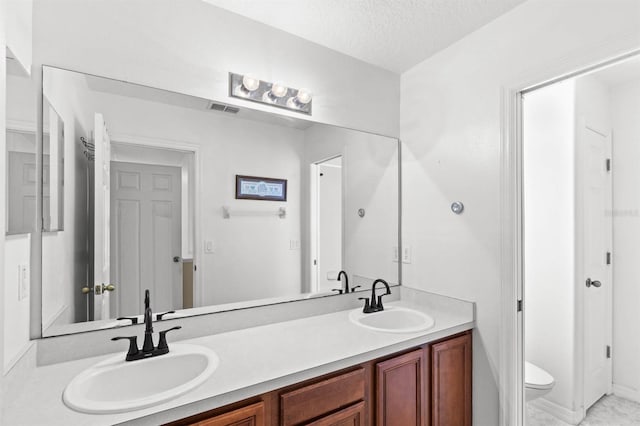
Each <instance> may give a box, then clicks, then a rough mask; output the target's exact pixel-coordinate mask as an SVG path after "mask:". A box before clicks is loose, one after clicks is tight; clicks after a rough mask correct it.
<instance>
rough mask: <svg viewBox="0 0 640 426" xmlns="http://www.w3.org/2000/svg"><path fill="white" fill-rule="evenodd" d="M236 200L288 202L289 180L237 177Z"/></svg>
mask: <svg viewBox="0 0 640 426" xmlns="http://www.w3.org/2000/svg"><path fill="white" fill-rule="evenodd" d="M236 199H238V200H264V201H287V180H286V179H274V178H265V177H257V176H243V175H236Z"/></svg>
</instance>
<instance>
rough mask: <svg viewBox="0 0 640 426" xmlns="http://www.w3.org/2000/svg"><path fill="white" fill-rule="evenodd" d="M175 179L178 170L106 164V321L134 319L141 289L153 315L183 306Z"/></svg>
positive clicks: (178, 197) (178, 193)
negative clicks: (109, 292)
mask: <svg viewBox="0 0 640 426" xmlns="http://www.w3.org/2000/svg"><path fill="white" fill-rule="evenodd" d="M180 175H181V171H180V168H178V167H171V166H158V165H151V164H139V163H125V162H116V161H114V162H112V163H111V179H112V180H111V188H112V191H111V212H112V218H113V222H112V227H111V250H112V251H111V262H112V265H111V276H112V278H113V280H114V282H117V283H118V287H117V291H116V292H115V303H112V306H111V315H112V316H131V315H139V314H140V313H141V307H142V306H143V305H142V295H143V293H144V290H145V289H149V290H150V291H151V294H152V296H153V308H154V310H156V311H168V310H173V309H176V308H180V307H182V306H183V302H182V267H181V264H180V253H181V235H180V232H181V230H180V228H181V204H180V203H181V182H180ZM112 302H114V300H112Z"/></svg>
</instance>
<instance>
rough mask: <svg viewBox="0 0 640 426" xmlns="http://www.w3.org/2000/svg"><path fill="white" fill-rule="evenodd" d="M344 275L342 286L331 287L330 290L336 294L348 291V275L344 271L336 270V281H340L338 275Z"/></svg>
mask: <svg viewBox="0 0 640 426" xmlns="http://www.w3.org/2000/svg"><path fill="white" fill-rule="evenodd" d="M342 276H344V286H342V288H332V289H331V291H337V292H338V294H342V293H349V277H348V276H347V273H346V272H345V271H340V272H338V281H340V282H342V279H341V278H340V277H342Z"/></svg>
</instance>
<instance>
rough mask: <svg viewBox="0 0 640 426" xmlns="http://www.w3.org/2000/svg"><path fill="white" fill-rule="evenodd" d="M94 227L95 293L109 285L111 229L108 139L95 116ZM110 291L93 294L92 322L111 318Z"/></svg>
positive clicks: (101, 121)
mask: <svg viewBox="0 0 640 426" xmlns="http://www.w3.org/2000/svg"><path fill="white" fill-rule="evenodd" d="M93 132H94V133H93V134H94V146H95V163H94V167H95V168H94V197H95V198H94V206H95V207H94V209H95V210H94V211H95V214H94V225H93V229H94V230H93V256H94V258H93V259H94V261H93V263H94V266H93V274H94V275H93V281H94V289H96V288H99V289H103V288H104V286H107V285H109V284H111V279H110V278H111V277H110V274H111V267H110V257H109V255H110V253H111V249H110V238H111V232H110V226H111V217H110V216H111V207H110V204H111V194H110V183H111V138H109V133H108V132H107V125H106V124H105V122H104V118H103V117H102V114H99V113H96V114H95V122H94V130H93ZM110 293H111V292H110V291H102V290H98V291H94V292H93V297H94V311H93V315H94V318H93V319H94V320H100V319H107V318H109V316H110V310H111V309H110V307H109V304H110V298H111V296H110Z"/></svg>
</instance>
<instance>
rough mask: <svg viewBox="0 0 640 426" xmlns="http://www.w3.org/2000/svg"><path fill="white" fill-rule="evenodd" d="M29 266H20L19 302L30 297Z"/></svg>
mask: <svg viewBox="0 0 640 426" xmlns="http://www.w3.org/2000/svg"><path fill="white" fill-rule="evenodd" d="M29 281H30V280H29V265H27V264H24V263H23V264H20V265H18V301H21V300H24V299H26V298H27V297H29Z"/></svg>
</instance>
